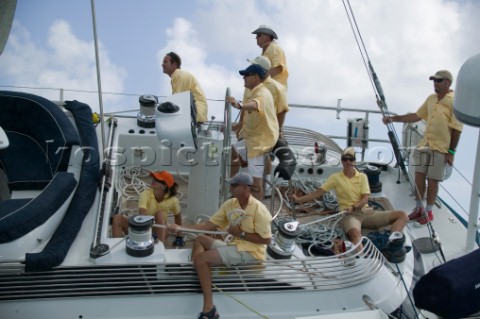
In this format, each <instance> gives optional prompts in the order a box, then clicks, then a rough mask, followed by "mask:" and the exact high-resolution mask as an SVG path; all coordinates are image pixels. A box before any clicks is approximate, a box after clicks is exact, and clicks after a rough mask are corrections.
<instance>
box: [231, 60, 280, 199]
mask: <svg viewBox="0 0 480 319" xmlns="http://www.w3.org/2000/svg"><path fill="white" fill-rule="evenodd" d="M239 73H240V75H242V76H243V80H244V81H245V84H244V86H245V88H247V89H249V90H250V91H251V94H250V96H249V97H247V98H244V100H243V104H242V103H240V102H238V101H237V100H236V99H235V98H233V97H227V98H226V100H227V101H228V102H229V103H231V104H232V105H233V107H235V108H237V109H239V110H242V111H243V113H244V117H243V124H242V131H241V133H240V135H241V137H243V139H241V140H239V141H238V142H237V143H235V144H234V145H233V148H234V150H235V152H236V153H238V155H240V158H241V160H243V161H247V162H248V172H249V173H250V174H251V175H252V176H253V185H255V186H256V189H258V192H254V193H253V196H255V197H256V198H257V199H260V200H262V199H263V187H262V185H263V172H264V165H265V157H264V155H265V153H268V152H269V151H270V150H271V149H272V148H273V147H274V146H275V143H276V142H277V140H278V136H279V126H278V121H277V115H276V112H275V106H274V103H273V97H272V94H271V93H270V91H269V90H268V89H267V88H266V87H265V86H264V85H263V81H264V80H265V79H266V77H267V76H268V73H267V71H266V70H265V69H264V68H263V67H262V66H260V65H259V64H251V65H250V66H248V67H247V68H246V69H245V70H240V71H239Z"/></svg>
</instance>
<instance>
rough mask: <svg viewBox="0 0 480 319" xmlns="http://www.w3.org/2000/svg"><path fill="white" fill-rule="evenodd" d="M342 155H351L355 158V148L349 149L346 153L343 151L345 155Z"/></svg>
mask: <svg viewBox="0 0 480 319" xmlns="http://www.w3.org/2000/svg"><path fill="white" fill-rule="evenodd" d="M342 155H351V156H353V157H355V149H354V148H353V147H347V148H346V149H345V150H344V151H343V154H342Z"/></svg>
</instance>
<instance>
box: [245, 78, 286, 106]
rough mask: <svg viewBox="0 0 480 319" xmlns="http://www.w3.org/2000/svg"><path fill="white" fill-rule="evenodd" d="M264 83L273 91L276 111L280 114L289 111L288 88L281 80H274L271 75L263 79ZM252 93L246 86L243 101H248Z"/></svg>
mask: <svg viewBox="0 0 480 319" xmlns="http://www.w3.org/2000/svg"><path fill="white" fill-rule="evenodd" d="M263 85H265V87H266V88H267V89H268V90H269V91H270V93H272V97H273V105H274V106H275V113H276V114H280V113H282V112H288V111H289V108H288V102H287V90H286V89H285V87H284V86H283V85H282V84H281V83H280V82H278V81H276V80H274V79H273V78H272V77H271V76H269V77H268V78H267V79H266V80H265V81H263ZM251 95H252V91H250V89H247V88H245V91H244V92H243V101H248V100H249V98H250V96H251Z"/></svg>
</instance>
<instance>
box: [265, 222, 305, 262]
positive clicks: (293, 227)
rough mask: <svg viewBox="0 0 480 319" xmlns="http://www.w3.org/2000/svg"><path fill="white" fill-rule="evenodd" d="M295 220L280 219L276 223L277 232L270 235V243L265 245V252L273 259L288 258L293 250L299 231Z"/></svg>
mask: <svg viewBox="0 0 480 319" xmlns="http://www.w3.org/2000/svg"><path fill="white" fill-rule="evenodd" d="M298 225H299V223H298V222H297V221H282V222H280V223H279V225H278V229H277V232H276V233H275V234H274V235H273V236H272V240H271V242H270V245H268V247H267V253H268V254H269V255H270V257H272V258H274V259H290V258H292V254H293V252H294V251H295V248H296V244H295V239H297V237H298V235H299V234H300V231H299V229H298Z"/></svg>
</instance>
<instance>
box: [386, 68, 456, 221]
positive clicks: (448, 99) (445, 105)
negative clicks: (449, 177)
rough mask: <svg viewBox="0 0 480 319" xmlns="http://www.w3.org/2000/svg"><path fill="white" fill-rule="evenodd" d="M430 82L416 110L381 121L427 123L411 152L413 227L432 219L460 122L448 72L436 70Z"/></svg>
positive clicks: (451, 80)
mask: <svg viewBox="0 0 480 319" xmlns="http://www.w3.org/2000/svg"><path fill="white" fill-rule="evenodd" d="M429 79H430V80H432V81H433V88H434V90H435V93H434V94H431V95H430V96H429V97H427V99H426V100H425V102H424V103H423V104H422V105H421V106H420V108H419V109H418V110H417V112H416V113H408V114H404V115H393V116H386V117H384V118H383V123H384V124H387V123H388V122H402V123H413V122H418V121H420V120H424V121H426V122H427V125H426V128H425V133H424V134H423V138H422V140H421V141H420V143H419V144H418V146H417V148H416V149H415V151H414V153H413V160H414V165H415V185H416V188H417V189H416V192H415V199H416V202H417V203H416V207H415V208H414V209H413V211H412V213H411V214H410V215H408V218H409V219H410V220H412V221H413V220H415V221H416V223H415V226H416V227H421V226H424V225H426V224H427V223H428V222H429V221H432V220H433V212H432V209H433V205H434V204H435V200H436V199H437V193H438V183H439V182H441V181H442V180H443V176H444V172H445V165H453V159H454V156H455V152H456V148H457V144H458V141H459V139H460V134H461V132H462V129H463V124H462V123H460V122H459V121H458V120H457V119H456V117H455V115H454V114H453V90H451V89H450V86H451V85H452V82H453V77H452V74H451V73H450V72H449V71H447V70H440V71H438V72H437V73H435V74H434V75H432V76H430V78H429ZM425 179H426V180H427V181H428V186H427V205H426V207H425V209H424V208H423V207H424V206H423V198H424V196H425V186H426V182H425Z"/></svg>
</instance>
